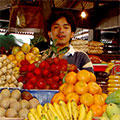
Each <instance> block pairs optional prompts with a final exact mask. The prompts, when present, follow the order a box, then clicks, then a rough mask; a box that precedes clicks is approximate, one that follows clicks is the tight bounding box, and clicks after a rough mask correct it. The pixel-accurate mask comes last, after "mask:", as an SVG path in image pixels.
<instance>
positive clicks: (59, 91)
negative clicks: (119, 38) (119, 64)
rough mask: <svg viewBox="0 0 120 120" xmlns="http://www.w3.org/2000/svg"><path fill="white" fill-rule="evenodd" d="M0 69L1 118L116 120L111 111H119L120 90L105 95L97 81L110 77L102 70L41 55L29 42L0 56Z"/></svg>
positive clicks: (16, 119)
mask: <svg viewBox="0 0 120 120" xmlns="http://www.w3.org/2000/svg"><path fill="white" fill-rule="evenodd" d="M47 52H48V51H47ZM6 62H7V64H6ZM104 65H105V67H107V65H106V64H104ZM110 65H111V66H112V67H113V64H110ZM6 66H7V67H6ZM111 66H110V67H109V66H108V67H107V68H108V69H107V68H106V71H107V72H109V71H110V69H111ZM0 70H1V71H0V79H1V81H0V120H53V119H54V120H102V119H103V118H105V117H106V118H108V119H107V120H115V119H114V118H115V116H114V114H115V115H119V114H120V112H119V104H120V100H119V97H118V96H119V94H120V91H119V90H118V91H117V92H115V91H112V93H109V95H108V94H107V93H105V90H104V89H103V88H102V86H101V84H100V83H98V82H99V81H101V79H102V80H103V81H105V80H106V81H109V79H110V80H111V76H109V74H108V73H107V72H105V71H101V72H99V73H98V74H97V76H98V77H97V76H96V75H95V74H94V73H92V72H89V71H87V70H81V71H78V69H77V67H76V66H75V65H74V64H68V62H67V61H66V60H65V59H60V58H58V57H54V58H51V57H48V54H46V52H45V53H43V56H41V55H40V54H39V50H38V49H37V48H35V47H33V48H31V46H29V45H28V44H24V45H23V46H21V48H20V47H17V48H16V47H14V48H13V49H12V54H11V55H8V56H7V55H0ZM6 76H7V77H6ZM103 78H104V79H103ZM112 78H114V77H113V76H112ZM118 80H119V79H118ZM113 98H114V99H113ZM111 103H112V107H111ZM114 106H115V107H114ZM111 108H112V109H111ZM116 111H117V112H116ZM105 115H106V116H105ZM113 116H114V117H113ZM112 117H113V118H112ZM118 117H119V116H118ZM119 120H120V119H119Z"/></svg>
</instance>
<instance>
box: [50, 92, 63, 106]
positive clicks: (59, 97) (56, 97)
mask: <svg viewBox="0 0 120 120" xmlns="http://www.w3.org/2000/svg"><path fill="white" fill-rule="evenodd" d="M60 100H63V101H65V95H64V94H63V93H62V92H59V93H56V94H54V96H53V97H52V99H51V103H52V104H53V103H54V102H56V103H59V101H60Z"/></svg>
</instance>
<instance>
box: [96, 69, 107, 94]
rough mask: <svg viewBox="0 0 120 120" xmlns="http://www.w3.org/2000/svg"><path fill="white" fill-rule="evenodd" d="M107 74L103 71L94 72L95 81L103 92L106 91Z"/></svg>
mask: <svg viewBox="0 0 120 120" xmlns="http://www.w3.org/2000/svg"><path fill="white" fill-rule="evenodd" d="M108 77H109V74H108V73H106V72H104V71H99V72H98V71H97V72H96V82H97V83H98V84H99V85H100V86H101V88H102V90H103V92H104V93H107V92H108V91H107V87H108V79H109V78H108Z"/></svg>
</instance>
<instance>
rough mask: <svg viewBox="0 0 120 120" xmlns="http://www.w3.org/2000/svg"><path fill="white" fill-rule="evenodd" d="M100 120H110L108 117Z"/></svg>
mask: <svg viewBox="0 0 120 120" xmlns="http://www.w3.org/2000/svg"><path fill="white" fill-rule="evenodd" d="M100 120H110V119H109V118H106V117H100Z"/></svg>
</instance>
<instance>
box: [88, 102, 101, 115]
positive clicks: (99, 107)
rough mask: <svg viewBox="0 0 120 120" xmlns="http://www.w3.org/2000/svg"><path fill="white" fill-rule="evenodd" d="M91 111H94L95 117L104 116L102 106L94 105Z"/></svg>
mask: <svg viewBox="0 0 120 120" xmlns="http://www.w3.org/2000/svg"><path fill="white" fill-rule="evenodd" d="M90 109H92V110H93V116H95V117H100V116H101V115H102V114H103V109H102V106H100V105H96V104H93V105H92V106H90Z"/></svg>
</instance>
